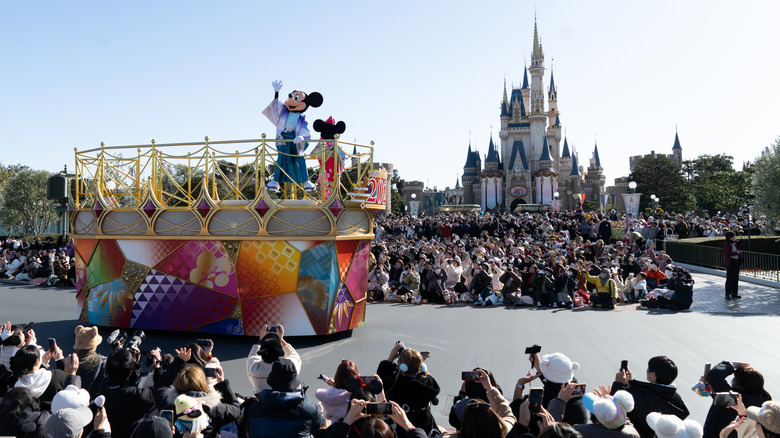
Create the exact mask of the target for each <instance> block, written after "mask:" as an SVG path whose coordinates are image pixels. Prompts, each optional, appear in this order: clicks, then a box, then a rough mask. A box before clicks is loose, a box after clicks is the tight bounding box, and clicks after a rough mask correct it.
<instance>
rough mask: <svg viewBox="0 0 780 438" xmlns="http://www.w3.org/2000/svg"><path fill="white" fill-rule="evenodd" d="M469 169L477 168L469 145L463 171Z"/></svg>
mask: <svg viewBox="0 0 780 438" xmlns="http://www.w3.org/2000/svg"><path fill="white" fill-rule="evenodd" d="M469 167H477V160H476V159H475V158H474V152H472V151H471V143H469V151H468V152H467V153H466V164H465V165H463V168H464V169H468V168H469Z"/></svg>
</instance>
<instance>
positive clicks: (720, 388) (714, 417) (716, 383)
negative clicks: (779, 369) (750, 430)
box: [703, 361, 772, 438]
mask: <svg viewBox="0 0 780 438" xmlns="http://www.w3.org/2000/svg"><path fill="white" fill-rule="evenodd" d="M732 374H734V366H733V365H732V364H731V362H726V361H723V362H721V363H719V364H717V365H715V366H714V367H712V369H711V370H710V372H709V374H707V383H709V384H710V386H711V387H712V397H713V398H714V397H715V393H717V392H729V391H734V392H739V393H740V394H742V403H744V404H745V407H749V406H761V405H762V404H764V402H765V401H767V400H771V399H772V398H771V397H770V396H769V394H768V393H766V391H764V393H762V394H750V393H747V392H744V391H742V390H740V389H739V388H732V387H731V385H729V384H728V382H727V381H726V379H727V378H728V377H729V376H730V375H732ZM735 417H736V411H734V410H733V409H731V408H729V407H727V406H715V405H712V406H711V407H710V410H709V412H708V413H707V419H706V420H705V421H704V435H703V438H710V437H712V438H717V437H718V435H719V434H720V431H721V430H722V429H723V428H724V427H726V425H727V424H729V423H730V422H731V421H732V420H734V418H735ZM736 436H737V434H736V433H735V432H732V433H731V434H730V435H729V437H730V438H731V437H736Z"/></svg>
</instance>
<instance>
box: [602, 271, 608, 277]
mask: <svg viewBox="0 0 780 438" xmlns="http://www.w3.org/2000/svg"><path fill="white" fill-rule="evenodd" d="M601 278H609V272H602V273H601Z"/></svg>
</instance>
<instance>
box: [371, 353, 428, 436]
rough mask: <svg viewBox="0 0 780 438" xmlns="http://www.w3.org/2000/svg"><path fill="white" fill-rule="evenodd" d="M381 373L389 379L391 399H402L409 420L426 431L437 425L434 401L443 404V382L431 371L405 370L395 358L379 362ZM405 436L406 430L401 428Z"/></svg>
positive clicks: (381, 376) (382, 377) (399, 400)
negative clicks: (399, 367) (394, 360)
mask: <svg viewBox="0 0 780 438" xmlns="http://www.w3.org/2000/svg"><path fill="white" fill-rule="evenodd" d="M377 374H378V375H379V377H380V378H381V379H382V381H383V382H385V387H386V388H389V389H387V390H386V391H385V395H386V396H387V399H388V400H392V401H394V402H396V403H398V404H399V405H400V406H401V407H402V408H403V409H404V410H405V411H406V416H407V417H408V418H409V421H410V422H411V423H412V424H414V425H415V427H419V428H422V429H423V430H425V433H430V432H431V430H433V429H436V428H437V426H436V420H434V418H433V414H432V413H431V405H432V404H433V405H437V404H439V399H438V398H437V396H438V395H439V384H438V383H437V382H436V379H434V378H433V376H431V375H430V374H427V373H422V374H418V375H416V376H410V375H407V374H404V373H401V372H400V371H399V370H398V365H396V364H395V363H394V362H390V361H387V360H383V361H382V362H380V363H379V367H378V368H377ZM397 433H398V436H399V438H404V436H405V435H404V433H403V430H398V431H397Z"/></svg>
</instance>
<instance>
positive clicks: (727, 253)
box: [723, 231, 742, 300]
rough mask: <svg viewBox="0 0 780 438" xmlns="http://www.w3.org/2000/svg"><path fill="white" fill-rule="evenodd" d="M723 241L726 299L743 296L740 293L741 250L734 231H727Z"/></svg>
mask: <svg viewBox="0 0 780 438" xmlns="http://www.w3.org/2000/svg"><path fill="white" fill-rule="evenodd" d="M725 236H726V241H725V242H723V266H724V267H725V268H726V299H727V300H730V299H736V298H742V297H741V296H740V295H739V264H740V262H741V261H742V260H741V258H742V256H741V251H740V250H739V246H738V244H737V240H736V235H735V234H734V232H733V231H726V234H725Z"/></svg>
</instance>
